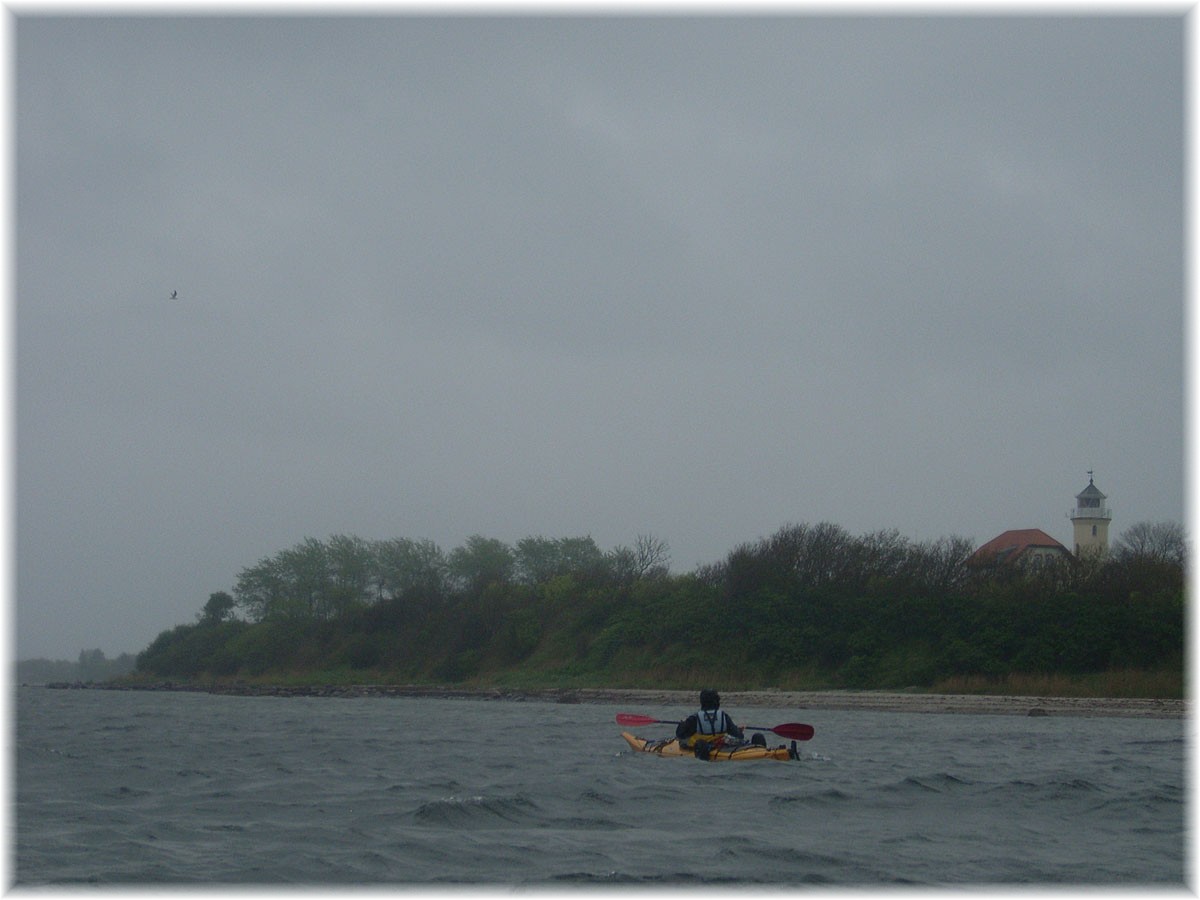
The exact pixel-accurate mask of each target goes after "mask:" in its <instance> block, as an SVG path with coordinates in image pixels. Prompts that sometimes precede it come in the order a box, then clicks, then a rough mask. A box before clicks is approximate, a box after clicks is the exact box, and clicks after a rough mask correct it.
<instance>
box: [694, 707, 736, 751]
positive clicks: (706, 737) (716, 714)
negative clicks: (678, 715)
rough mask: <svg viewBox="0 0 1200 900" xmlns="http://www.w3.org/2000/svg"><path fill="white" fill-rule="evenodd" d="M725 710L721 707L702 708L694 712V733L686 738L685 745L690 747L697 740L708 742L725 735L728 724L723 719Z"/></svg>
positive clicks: (717, 739)
mask: <svg viewBox="0 0 1200 900" xmlns="http://www.w3.org/2000/svg"><path fill="white" fill-rule="evenodd" d="M725 719H726V717H725V711H724V710H721V709H702V710H700V711H699V712H698V713H696V733H695V734H693V735H692V736H691V737H690V738H688V741H687V746H689V747H692V746H695V744H696V743H697V742H698V741H706V742H709V743H712V742H716V741H719V740H720V739H721V738H723V737H725V732H726V731H727V730H728V725H727V724H726V721H725Z"/></svg>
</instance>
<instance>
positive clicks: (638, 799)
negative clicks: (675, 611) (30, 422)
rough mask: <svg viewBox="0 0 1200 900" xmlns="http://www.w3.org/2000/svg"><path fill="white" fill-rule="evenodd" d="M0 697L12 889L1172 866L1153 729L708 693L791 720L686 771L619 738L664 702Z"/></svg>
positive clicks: (1182, 853) (1172, 838)
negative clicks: (793, 726)
mask: <svg viewBox="0 0 1200 900" xmlns="http://www.w3.org/2000/svg"><path fill="white" fill-rule="evenodd" d="M14 711H15V716H16V729H15V750H16V752H15V787H14V790H13V796H14V798H15V801H16V809H15V819H14V822H13V825H14V827H15V842H14V848H13V854H12V857H13V862H14V873H13V874H14V875H15V879H16V882H17V884H18V885H46V884H49V885H69V884H81V883H82V884H87V883H94V884H102V885H103V884H112V885H118V884H141V885H147V884H149V885H156V884H163V885H170V884H179V885H193V886H194V885H218V886H219V885H273V886H279V885H288V884H292V885H298V884H319V885H358V884H375V885H381V884H399V885H410V886H412V885H447V886H454V885H504V886H509V885H528V886H534V885H536V886H547V885H548V886H577V885H586V886H592V885H599V886H613V887H626V886H630V885H634V886H638V885H640V886H651V887H653V886H696V885H704V884H714V885H722V884H725V885H737V884H746V883H760V884H766V885H775V886H791V885H796V886H806V885H831V886H849V887H860V886H889V885H951V886H965V885H1017V884H1034V885H1037V884H1054V885H1111V886H1119V887H1136V886H1140V885H1163V886H1184V885H1185V883H1186V881H1187V879H1188V877H1189V872H1188V868H1187V860H1186V850H1185V819H1186V815H1185V803H1186V792H1185V774H1184V773H1185V740H1186V724H1185V722H1184V721H1182V720H1179V719H1120V718H1053V717H1051V718H1024V717H1015V716H966V715H929V714H909V713H882V712H881V713H868V712H859V711H856V712H833V711H818V710H811V711H803V710H789V709H761V708H753V709H750V708H747V709H744V710H739V709H731V710H730V712H731V713H732V714H733V715H734V716H735V718H736V719H737V720H738V721H739V722H740V723H743V724H751V725H760V726H765V727H770V726H773V725H777V724H780V723H782V722H794V721H801V722H808V723H809V724H811V725H813V726H814V727H815V728H816V736H815V738H814V739H813V740H811V741H809V742H807V743H804V744H801V745H800V747H801V759H800V760H798V761H794V762H774V761H756V762H737V763H704V762H700V761H698V760H694V759H686V758H685V759H662V758H658V757H653V756H649V755H646V754H636V753H632V752H630V751H629V750H628V748H627V747H626V745H625V743H624V741H623V740H622V739H621V737H620V734H619V732H620V730H621V729H620V728H619V727H618V726H617V725H616V724H615V723H614V716H615V715H616V713H617V712H621V711H624V712H636V713H642V714H647V715H652V716H655V717H658V718H667V719H669V718H676V717H678V716H680V715H682V714H684V713H686V712H688V710H676V709H667V708H637V709H627V708H626V707H618V706H609V705H605V704H579V705H573V704H555V703H543V702H525V703H522V702H491V701H482V700H480V701H475V700H433V699H396V698H377V697H376V698H360V699H332V698H299V697H296V698H275V697H228V696H216V695H208V694H192V693H153V692H117V691H68V690H50V689H46V688H39V687H26V688H21V689H20V690H18V691H17V693H16V699H15V703H14ZM669 731H670V728H669V727H668V726H650V727H647V728H644V729H639V732H640V733H643V734H644V736H647V737H662V736H666V735H667V733H668V732H669ZM768 737H769V738H772V739H774V738H773V736H771V735H768Z"/></svg>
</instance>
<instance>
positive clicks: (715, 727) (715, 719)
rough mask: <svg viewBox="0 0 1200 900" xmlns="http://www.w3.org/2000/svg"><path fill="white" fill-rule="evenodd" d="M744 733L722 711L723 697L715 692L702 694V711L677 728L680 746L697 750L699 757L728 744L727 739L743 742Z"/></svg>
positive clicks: (707, 691)
mask: <svg viewBox="0 0 1200 900" xmlns="http://www.w3.org/2000/svg"><path fill="white" fill-rule="evenodd" d="M743 735H744V732H743V731H742V729H741V728H739V727H738V726H737V725H735V724H734V721H733V719H731V718H730V717H729V713H727V712H725V710H723V709H721V695H720V694H718V693H717V692H716V691H714V690H710V689H707V688H706V689H705V690H703V691H701V692H700V711H699V712H697V713H692V714H691V715H690V716H688V717H687V718H686V719H684V720H683V721H682V722H680V723H679V724H678V725H676V726H675V737H676V738H678V739H679V746H680V747H681V748H684V749H687V750H695V751H696V755H697V756H707V755H708V752H707V751H708V750H710V749H712V747H713V745H714V744H715V745H721V744H726V743H727V742H726V740H725V739H726V737H727V736H731V737H734V738H737V742H738V743H741V742H742V737H743Z"/></svg>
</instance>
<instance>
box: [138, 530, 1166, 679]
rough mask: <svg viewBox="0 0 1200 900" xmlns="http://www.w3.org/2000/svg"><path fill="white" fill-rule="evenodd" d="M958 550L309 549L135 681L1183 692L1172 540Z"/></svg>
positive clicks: (190, 631)
mask: <svg viewBox="0 0 1200 900" xmlns="http://www.w3.org/2000/svg"><path fill="white" fill-rule="evenodd" d="M972 551H973V545H972V544H971V543H970V542H968V541H965V540H963V539H960V538H944V539H939V540H936V541H932V542H925V543H920V542H912V541H909V540H907V539H906V538H904V537H902V536H901V535H899V534H898V533H897V532H895V531H886V532H876V533H871V534H866V535H862V536H854V535H851V534H850V533H848V532H847V531H846V530H844V529H843V528H841V527H839V526H837V525H833V524H830V523H820V524H817V525H789V526H786V527H784V528H782V529H780V530H779V531H778V532H776V533H775V534H774V535H772V536H770V537H767V538H763V539H760V540H758V541H756V542H753V543H747V544H743V545H741V546H739V547H737V548H736V549H734V550H733V551H732V552H730V553H729V554H728V556H727V557H726V558H725V559H724V560H722V561H720V562H718V563H715V564H712V565H707V566H702V567H700V568H698V569H696V570H695V571H693V572H690V573H686V574H672V573H671V572H670V571H669V566H668V555H667V546H666V544H665V543H664V542H662V541H660V540H657V539H655V538H652V537H645V536H643V537H639V538H638V539H637V541H636V542H635V543H634V545H633V546H632V547H618V548H615V549H614V550H611V551H608V552H604V551H601V550H600V548H599V547H598V546H597V545H596V544H595V542H594V541H593V540H592V539H591V538H590V537H573V538H561V539H547V538H542V537H529V538H525V539H523V540H521V541H519V542H518V543H517V544H516V545H515V546H510V545H508V544H505V543H503V542H501V541H498V540H494V539H489V538H484V537H481V536H474V537H471V538H469V539H468V540H467V541H466V543H465V544H464V545H463V546H461V547H459V548H456V549H455V550H453V551H452V552H450V553H444V552H443V551H442V550H441V549H440V548H439V547H437V546H436V545H435V544H433V543H432V542H429V541H413V540H408V539H393V540H387V541H367V540H364V539H361V538H357V537H351V536H334V537H331V538H330V539H328V540H326V541H320V540H316V539H311V538H310V539H307V540H305V541H303V542H302V543H300V544H298V545H296V546H294V547H291V548H288V549H286V550H282V551H280V552H279V553H277V554H275V555H273V556H271V557H268V558H265V559H263V560H261V561H259V562H258V563H256V564H255V565H252V566H249V567H247V568H246V569H244V570H243V571H242V572H241V573H240V574H239V575H238V577H237V582H236V585H235V587H234V589H233V591H232V593H228V592H224V591H219V592H216V593H214V594H212V595H211V596H210V597H209V599H208V602H207V603H206V604H205V605H204V607H203V609H202V610H201V612H200V613H199V614H198V616H197V621H196V622H194V623H190V624H182V625H178V626H176V627H175V628H172V629H169V630H167V631H164V632H163V633H162V634H160V635H159V636H158V637H157V638H156V639H155V640H154V641H153V642H152V643H151V644H150V645H149V646H148V647H147V648H146V649H145V650H144V651H142V652H141V653H140V654H138V656H137V672H136V673H135V675H134V676H132V677H134V678H141V679H152V678H169V679H185V680H210V681H211V680H245V681H269V682H274V683H281V684H286V683H330V684H339V683H340V684H348V683H381V684H387V683H393V684H395V683H412V684H422V683H424V684H459V685H472V686H500V687H548V686H559V687H589V686H603V687H629V688H692V687H695V686H697V685H699V684H701V683H704V684H715V685H720V686H722V687H724V688H726V689H730V690H732V689H753V688H762V687H776V688H780V689H784V690H806V689H812V690H815V689H824V688H876V689H913V688H915V689H925V690H939V691H954V692H998V693H1020V692H1029V693H1040V694H1047V695H1050V694H1064V695H1077V696H1097V695H1106V696H1156V697H1180V696H1182V695H1183V689H1184V686H1183V671H1184V564H1185V559H1184V542H1183V539H1182V529H1179V528H1178V526H1171V525H1153V524H1150V523H1143V524H1141V525H1138V526H1135V527H1134V528H1132V529H1130V531H1129V532H1127V533H1126V535H1123V536H1122V539H1121V540H1120V541H1118V542H1117V544H1116V545H1115V546H1114V548H1113V551H1112V552H1111V553H1109V554H1108V555H1106V556H1104V557H1094V558H1085V559H1075V558H1064V559H1061V560H1057V561H1051V562H1048V563H1044V564H1042V565H1039V566H1037V567H1033V568H1027V567H1025V568H1022V567H1012V566H985V567H982V568H979V567H972V566H970V565H967V560H968V558H969V557H970V555H971V553H972Z"/></svg>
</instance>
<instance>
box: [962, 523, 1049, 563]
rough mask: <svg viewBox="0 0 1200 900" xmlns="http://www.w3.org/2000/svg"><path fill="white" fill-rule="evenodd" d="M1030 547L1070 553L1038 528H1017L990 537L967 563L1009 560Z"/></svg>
mask: <svg viewBox="0 0 1200 900" xmlns="http://www.w3.org/2000/svg"><path fill="white" fill-rule="evenodd" d="M1030 547H1043V548H1048V549H1054V550H1060V551H1062V552H1063V553H1064V554H1069V553H1070V551H1069V550H1067V548H1066V547H1064V546H1063V545H1062V544H1060V543H1059V542H1058V541H1056V540H1055V539H1054V538H1052V537H1050V535H1048V534H1046V532H1044V531H1042V530H1041V529H1040V528H1018V529H1016V530H1013V531H1006V532H1004V533H1003V534H1001V535H998V536H997V537H994V538H992V539H991V540H990V541H988V542H987V543H986V544H984V545H983V546H982V547H980V548H979V549H978V550H976V551H975V552H974V553H972V554H971V557H970V558H969V559H968V560H967V563H968V565H970V564H976V565H978V564H981V563H986V562H1005V563H1007V562H1011V561H1012V560H1015V559H1017V558H1018V557H1019V556H1021V555H1022V554H1023V553H1025V551H1026V550H1028V549H1029V548H1030Z"/></svg>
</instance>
